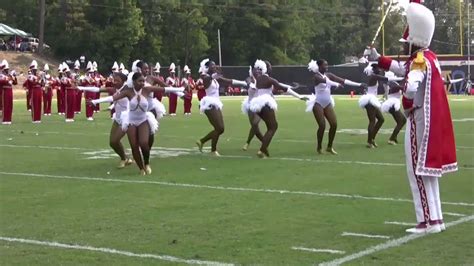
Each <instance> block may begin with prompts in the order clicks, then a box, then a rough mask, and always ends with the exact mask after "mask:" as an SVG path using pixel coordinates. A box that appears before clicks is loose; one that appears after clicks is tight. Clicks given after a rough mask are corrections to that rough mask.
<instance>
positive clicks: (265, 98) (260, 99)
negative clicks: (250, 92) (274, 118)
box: [250, 94, 278, 113]
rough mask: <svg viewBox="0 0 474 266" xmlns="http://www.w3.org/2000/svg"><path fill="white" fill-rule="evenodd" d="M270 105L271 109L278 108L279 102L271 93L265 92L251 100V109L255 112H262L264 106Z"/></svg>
mask: <svg viewBox="0 0 474 266" xmlns="http://www.w3.org/2000/svg"><path fill="white" fill-rule="evenodd" d="M265 106H268V107H270V109H273V110H275V111H276V110H277V109H278V104H277V102H276V101H275V99H274V98H273V97H272V96H271V95H269V94H263V95H260V96H257V97H254V98H253V99H252V100H251V101H250V111H252V112H254V113H260V111H261V110H262V108H263V107H265Z"/></svg>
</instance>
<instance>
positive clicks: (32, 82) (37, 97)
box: [26, 60, 44, 124]
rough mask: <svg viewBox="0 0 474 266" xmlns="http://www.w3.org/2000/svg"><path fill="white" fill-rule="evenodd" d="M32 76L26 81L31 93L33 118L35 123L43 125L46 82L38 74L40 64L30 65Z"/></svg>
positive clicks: (34, 62)
mask: <svg viewBox="0 0 474 266" xmlns="http://www.w3.org/2000/svg"><path fill="white" fill-rule="evenodd" d="M29 68H30V71H31V74H30V75H28V78H27V80H26V87H27V88H28V90H29V91H30V92H31V99H30V101H31V117H32V120H33V123H35V124H39V123H41V103H42V96H43V86H44V80H43V79H42V78H41V76H40V75H39V73H38V63H37V62H36V60H33V61H32V62H31V64H30V67H29Z"/></svg>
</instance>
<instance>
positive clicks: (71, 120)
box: [66, 119, 74, 123]
mask: <svg viewBox="0 0 474 266" xmlns="http://www.w3.org/2000/svg"><path fill="white" fill-rule="evenodd" d="M69 122H74V119H66V123H69Z"/></svg>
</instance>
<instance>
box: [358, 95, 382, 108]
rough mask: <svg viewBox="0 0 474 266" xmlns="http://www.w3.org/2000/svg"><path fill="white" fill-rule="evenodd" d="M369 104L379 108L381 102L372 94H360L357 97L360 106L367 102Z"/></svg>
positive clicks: (365, 104)
mask: <svg viewBox="0 0 474 266" xmlns="http://www.w3.org/2000/svg"><path fill="white" fill-rule="evenodd" d="M369 103H370V104H371V105H372V106H374V107H377V108H380V106H381V104H380V101H379V99H377V96H375V95H372V94H365V95H362V97H360V99H359V106H360V108H365V107H366V106H367V105H368V104H369Z"/></svg>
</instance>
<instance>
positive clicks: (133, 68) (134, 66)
mask: <svg viewBox="0 0 474 266" xmlns="http://www.w3.org/2000/svg"><path fill="white" fill-rule="evenodd" d="M138 62H140V60H135V61H133V63H132V72H141V70H140V68H139V67H137V64H138Z"/></svg>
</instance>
